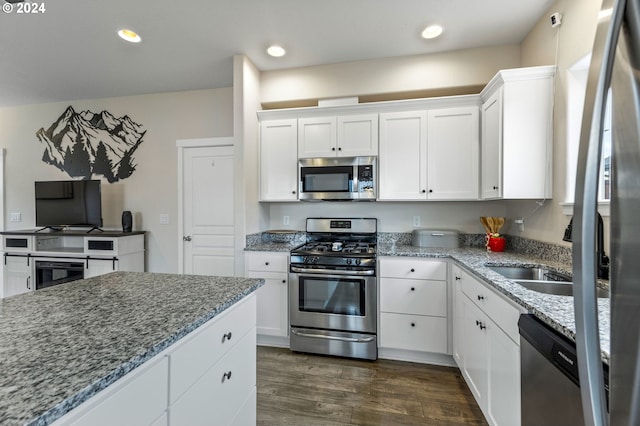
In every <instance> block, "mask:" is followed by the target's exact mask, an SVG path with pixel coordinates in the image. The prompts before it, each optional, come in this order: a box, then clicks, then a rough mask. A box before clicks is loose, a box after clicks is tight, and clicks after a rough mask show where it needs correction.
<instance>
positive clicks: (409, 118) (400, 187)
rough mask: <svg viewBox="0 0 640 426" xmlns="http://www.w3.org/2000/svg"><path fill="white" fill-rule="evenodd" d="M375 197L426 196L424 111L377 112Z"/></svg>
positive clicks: (384, 198) (401, 197)
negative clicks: (376, 193)
mask: <svg viewBox="0 0 640 426" xmlns="http://www.w3.org/2000/svg"><path fill="white" fill-rule="evenodd" d="M378 164H379V174H380V178H379V179H378V188H379V192H378V194H379V195H378V199H380V200H426V199H427V112H426V111H409V112H405V111H403V112H389V113H382V114H380V156H379V158H378Z"/></svg>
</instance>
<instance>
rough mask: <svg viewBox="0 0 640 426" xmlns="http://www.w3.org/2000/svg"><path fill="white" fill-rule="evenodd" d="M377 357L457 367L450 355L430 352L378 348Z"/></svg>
mask: <svg viewBox="0 0 640 426" xmlns="http://www.w3.org/2000/svg"><path fill="white" fill-rule="evenodd" d="M378 358H380V359H391V360H394V361H406V362H419V363H421V364H433V365H443V366H445V367H456V368H457V367H458V366H457V365H456V363H455V361H454V360H453V357H452V356H451V355H447V354H436V353H431V352H419V351H408V350H402V349H390V348H378Z"/></svg>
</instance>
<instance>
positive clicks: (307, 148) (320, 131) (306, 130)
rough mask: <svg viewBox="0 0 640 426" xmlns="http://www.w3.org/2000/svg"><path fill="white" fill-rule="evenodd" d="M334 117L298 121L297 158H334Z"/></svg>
mask: <svg viewBox="0 0 640 426" xmlns="http://www.w3.org/2000/svg"><path fill="white" fill-rule="evenodd" d="M336 122H337V119H336V117H308V118H300V119H298V157H299V158H315V157H335V156H336V150H337V148H336V143H337V140H338V133H337V131H336Z"/></svg>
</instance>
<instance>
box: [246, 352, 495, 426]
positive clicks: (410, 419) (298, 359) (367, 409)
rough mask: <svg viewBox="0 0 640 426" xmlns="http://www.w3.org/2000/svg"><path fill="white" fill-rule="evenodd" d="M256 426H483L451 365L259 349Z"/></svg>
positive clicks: (473, 403) (473, 404) (470, 396)
mask: <svg viewBox="0 0 640 426" xmlns="http://www.w3.org/2000/svg"><path fill="white" fill-rule="evenodd" d="M257 373H258V377H257V379H258V380H257V381H258V421H257V423H258V425H304V426H311V425H324V426H332V425H336V426H337V425H486V424H487V423H486V422H485V420H484V417H483V415H482V412H481V411H480V408H479V407H478V405H477V404H476V402H475V400H474V399H473V396H472V395H471V392H470V391H469V389H468V388H467V385H466V384H465V382H464V379H463V378H462V376H461V375H460V372H459V371H458V370H457V369H455V368H450V367H440V366H432V365H424V364H416V363H407V362H398V361H388V360H378V361H374V362H372V361H361V360H352V359H346V358H335V357H324V356H316V355H309V354H300V353H293V352H291V351H289V350H288V349H280V348H270V347H264V346H258V369H257Z"/></svg>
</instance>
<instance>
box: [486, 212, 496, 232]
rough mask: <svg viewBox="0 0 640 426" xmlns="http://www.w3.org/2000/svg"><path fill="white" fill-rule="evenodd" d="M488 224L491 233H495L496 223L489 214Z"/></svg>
mask: <svg viewBox="0 0 640 426" xmlns="http://www.w3.org/2000/svg"><path fill="white" fill-rule="evenodd" d="M487 225H488V226H489V233H490V234H493V233H494V232H495V231H494V229H495V224H494V222H493V217H491V216H489V217H487Z"/></svg>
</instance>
